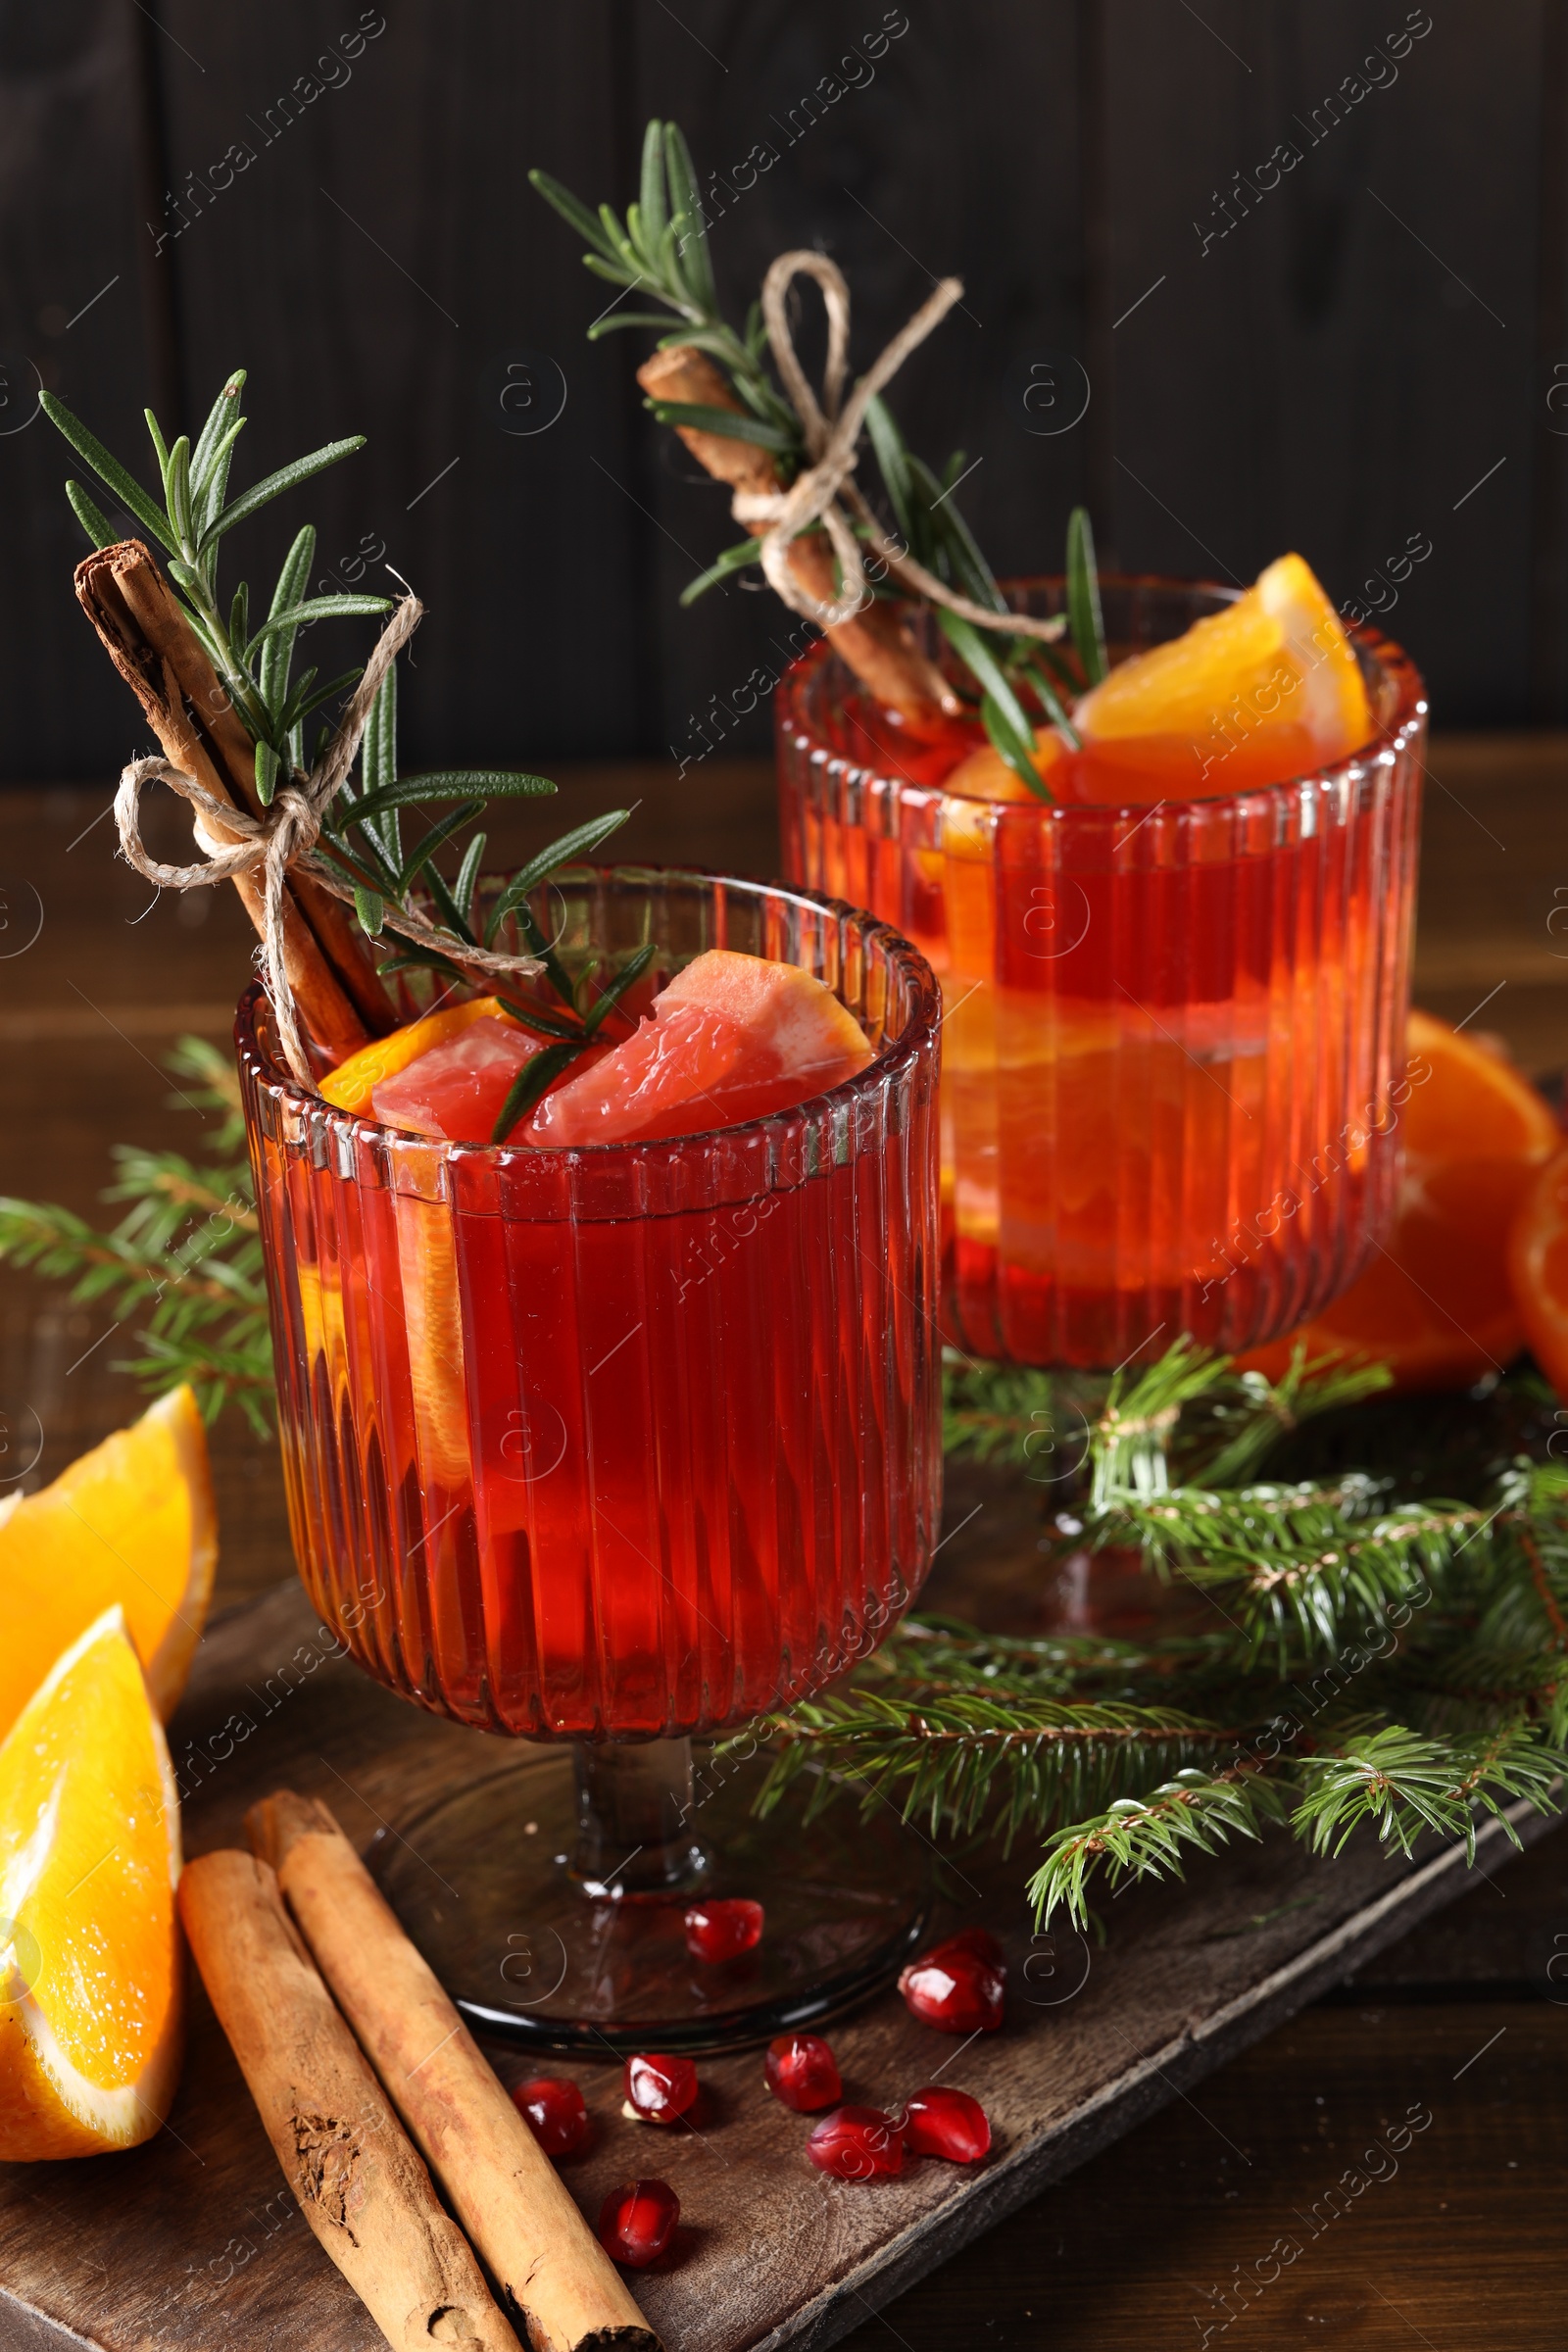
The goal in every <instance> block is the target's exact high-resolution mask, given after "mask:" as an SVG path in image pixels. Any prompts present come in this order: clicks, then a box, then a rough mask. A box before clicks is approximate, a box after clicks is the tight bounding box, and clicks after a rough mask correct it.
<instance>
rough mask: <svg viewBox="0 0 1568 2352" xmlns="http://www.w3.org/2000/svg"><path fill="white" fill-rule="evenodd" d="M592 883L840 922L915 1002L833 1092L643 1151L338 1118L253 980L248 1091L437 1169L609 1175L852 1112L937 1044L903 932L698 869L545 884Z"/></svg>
mask: <svg viewBox="0 0 1568 2352" xmlns="http://www.w3.org/2000/svg"><path fill="white" fill-rule="evenodd" d="M488 870H490V871H492V872H495V873H497V874H498V875H500V877H501V878H503V879H504V878H505V876H506V873H507V870H508V869H506V868H491V869H488ZM514 870H515V869H514ZM590 875H591V876H594V877H596V878H597V879H599V880H601V881H610V882H614V881H624V882H632V883H639V882H640V883H647V882H650V881H656V880H657V881H658V882H660V883H669V882H675V883H681V882H695V883H703V884H711V883H718V884H721V885H722V887H723V888H724V889H725V890H726V891H732V892H737V893H742V894H745V895H746V896H748V897H754V898H768V899H773V900H782V901H784V902H786V903H787V904H789V905H792V906H797V907H810V908H812V909H813V910H814V911H816V912H818V913H822V914H827V915H831V916H834V917H836V918H837V919H838V920H839V921H841V922H842V921H844V920H845V919H846V918H848V920H849V921H850V922H851V923H852V924H853V925H854V927H855V929H856V931H857V933H858V937H859V939H860V940H861V942H862V943H864V942H866V941H871V940H875V941H877V942H878V943H879V944H880V945H881V946H882V947H883V949H884V951H885V953H886V954H887V956H888V959H889V961H890V962H892V963H894V964H895V965H897V966H898V967H899V968H900V970H901V971H902V972H903V973H904V974H905V977H906V980H907V984H908V986H909V988H910V990H911V994H912V998H913V1002H912V1005H911V1007H910V1013H909V1018H908V1019H907V1021H906V1022H905V1024H904V1027H903V1028H902V1029H901V1031H900V1032H899V1034H898V1036H897V1037H893V1038H884V1040H883V1042H882V1044H881V1045H880V1046H879V1047H878V1048H877V1049H876V1051H875V1052H874V1053H873V1054H872V1056H871V1059H870V1060H869V1061H868V1062H867V1063H866V1065H865V1067H864V1069H863V1070H857V1072H856V1073H855V1075H854V1077H853V1078H845V1079H842V1080H841V1081H840V1083H839V1084H838V1085H837V1086H834V1087H828V1088H826V1089H824V1091H823V1092H822V1093H821V1094H816V1095H809V1096H808V1097H807V1099H806V1101H805V1102H804V1103H794V1104H792V1105H791V1106H790V1107H789V1108H788V1109H786V1110H772V1111H768V1112H766V1113H764V1115H763V1116H762V1117H760V1118H755V1119H737V1120H734V1121H733V1122H731V1124H729V1125H728V1126H721V1127H704V1128H702V1129H700V1130H698V1131H696V1132H694V1133H693V1134H691V1135H671V1136H662V1137H657V1138H654V1139H652V1140H649V1141H641V1142H622V1143H608V1144H565V1145H552V1146H549V1147H541V1146H538V1145H526V1144H512V1143H508V1144H476V1143H472V1142H468V1141H464V1140H455V1139H453V1138H451V1137H448V1136H439V1135H421V1134H419V1133H417V1130H415V1129H414V1128H410V1127H389V1126H387V1125H385V1124H384V1123H383V1121H381V1120H379V1119H374V1118H370V1117H368V1116H367V1115H366V1114H365V1113H364V1112H361V1111H352V1110H340V1109H339V1108H338V1107H337V1106H336V1104H334V1103H328V1102H327V1101H326V1100H325V1098H324V1097H323V1096H321V1095H319V1094H318V1093H316V1092H315V1091H314V1090H307V1089H306V1088H305V1087H303V1086H302V1085H301V1084H300V1082H299V1080H298V1079H297V1078H296V1077H295V1076H294V1074H293V1072H292V1071H291V1070H290V1069H289V1068H288V1066H287V1064H286V1063H285V1062H284V1061H283V1060H282V1059H281V1057H280V1055H279V1054H277V1053H276V1052H275V1050H273V1049H272V1048H271V1047H270V1045H269V1044H268V1043H267V1042H266V1041H264V1039H263V1037H262V1035H261V1033H260V1030H259V1028H258V1025H257V1015H258V1012H259V1010H260V1008H261V1007H262V1006H263V1005H268V1006H269V1008H270V1000H269V998H268V994H267V985H266V982H265V980H264V979H263V978H262V977H261V976H260V975H258V976H257V977H256V978H255V979H253V980H252V981H250V983H249V984H248V985H247V987H246V988H245V989H244V991H243V992H242V994H241V996H240V999H239V1003H238V1004H237V1005H236V1006H235V1008H234V1031H233V1036H234V1047H235V1052H236V1054H238V1055H239V1057H240V1058H241V1060H242V1061H248V1062H249V1063H250V1065H251V1067H252V1070H253V1072H254V1076H255V1082H256V1084H257V1085H258V1086H259V1087H262V1088H264V1089H265V1090H266V1092H267V1093H268V1094H270V1096H272V1098H273V1099H274V1100H275V1101H278V1102H282V1103H287V1104H288V1105H289V1107H290V1108H291V1109H293V1110H294V1111H295V1112H296V1113H297V1114H298V1115H300V1116H302V1117H304V1118H307V1119H311V1120H314V1121H324V1122H325V1123H327V1124H328V1125H330V1126H332V1127H334V1128H336V1129H338V1130H340V1131H352V1132H353V1133H355V1134H356V1135H360V1136H363V1137H367V1138H374V1137H381V1138H385V1139H386V1140H387V1141H388V1142H391V1143H397V1144H402V1145H408V1144H413V1145H417V1146H422V1147H423V1149H424V1150H425V1151H426V1152H431V1153H433V1154H435V1155H436V1156H437V1157H439V1158H440V1159H442V1160H451V1159H457V1158H461V1157H464V1156H467V1157H470V1158H479V1159H481V1160H482V1161H483V1162H484V1164H486V1165H488V1166H490V1167H493V1168H495V1169H496V1170H497V1171H501V1170H505V1169H506V1168H509V1167H512V1166H515V1165H516V1164H518V1163H519V1162H530V1163H531V1162H536V1161H538V1160H539V1159H541V1158H546V1157H548V1158H549V1159H551V1160H553V1161H556V1162H558V1163H559V1164H561V1165H562V1166H572V1165H576V1164H577V1163H579V1162H581V1161H588V1162H591V1163H592V1164H593V1165H594V1166H597V1167H605V1166H611V1165H614V1164H616V1163H617V1161H618V1162H619V1164H622V1165H639V1164H640V1165H646V1164H647V1163H648V1162H649V1160H650V1159H652V1158H653V1157H655V1156H658V1155H664V1156H667V1155H669V1154H671V1153H674V1154H679V1153H680V1152H688V1151H693V1150H695V1149H697V1148H698V1147H706V1146H710V1145H711V1144H712V1143H713V1141H714V1140H715V1138H723V1139H725V1140H726V1142H728V1141H739V1140H741V1139H743V1138H747V1137H756V1136H760V1135H768V1134H777V1133H779V1132H780V1131H781V1130H782V1129H783V1128H784V1127H785V1126H786V1125H787V1123H788V1122H789V1121H791V1120H795V1119H799V1118H800V1117H801V1116H802V1115H803V1114H804V1113H807V1112H809V1111H815V1110H817V1109H819V1108H820V1107H821V1106H822V1105H823V1104H825V1103H833V1104H837V1103H859V1102H861V1101H862V1100H864V1099H865V1098H867V1097H869V1096H870V1095H872V1094H874V1093H876V1092H877V1091H878V1090H879V1089H880V1087H881V1085H882V1083H883V1081H884V1080H886V1079H888V1078H890V1077H898V1076H900V1075H901V1074H902V1073H903V1072H904V1071H905V1070H907V1069H908V1068H910V1067H911V1066H912V1065H913V1064H914V1063H915V1062H916V1061H917V1059H918V1058H919V1055H920V1054H921V1053H922V1052H924V1051H925V1050H926V1048H927V1046H928V1044H929V1043H931V1042H933V1041H935V1040H936V1039H937V1038H938V1037H939V1035H940V1031H941V1027H942V1018H943V1014H942V992H941V989H940V987H939V985H938V982H937V978H936V975H935V973H934V972H933V971H932V969H931V966H930V964H929V963H928V962H927V960H926V958H925V956H922V955H921V953H920V951H919V949H918V948H917V947H915V946H914V944H913V942H912V941H910V940H907V939H906V938H905V936H904V934H903V932H902V931H897V930H895V929H894V927H893V925H892V924H891V923H885V922H883V921H882V920H881V919H880V918H879V917H878V916H876V915H873V914H870V913H868V912H867V911H866V909H865V908H864V907H852V906H851V905H850V903H849V902H848V900H845V899H836V898H832V897H830V896H828V894H827V893H826V892H823V891H816V890H800V889H797V888H796V887H795V886H794V884H793V883H788V882H759V881H755V880H750V879H747V878H745V877H743V876H740V875H736V874H723V873H719V872H717V871H715V870H713V869H712V868H710V867H706V866H691V865H667V866H666V865H646V864H631V863H627V864H625V865H591V864H578V865H567V866H563V867H561V868H560V869H559V872H558V873H556V874H553V875H552V876H551V877H550V881H551V883H552V884H555V883H557V882H566V883H568V884H569V883H570V882H571V881H572V880H573V879H578V880H580V879H582V878H583V877H586V876H590Z"/></svg>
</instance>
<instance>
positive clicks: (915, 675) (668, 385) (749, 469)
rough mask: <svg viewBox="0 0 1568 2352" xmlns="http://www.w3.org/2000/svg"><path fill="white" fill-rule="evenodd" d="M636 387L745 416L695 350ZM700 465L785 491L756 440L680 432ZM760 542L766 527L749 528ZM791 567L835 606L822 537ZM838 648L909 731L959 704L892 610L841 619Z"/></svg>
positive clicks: (657, 356) (658, 365)
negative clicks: (639, 386)
mask: <svg viewBox="0 0 1568 2352" xmlns="http://www.w3.org/2000/svg"><path fill="white" fill-rule="evenodd" d="M637 381H638V382H639V383H640V384H641V386H642V388H643V390H644V391H645V392H646V393H647V394H648V396H649V398H650V399H651V400H667V401H679V402H687V403H690V404H691V405H693V406H694V407H699V408H706V409H729V410H731V411H733V412H734V413H735V414H736V415H737V416H744V415H745V413H746V412H745V411H744V410H743V409H742V407H741V403H740V402H739V400H737V398H736V397H735V394H734V393H733V392H732V391H731V389H730V387H729V384H728V382H727V381H726V379H725V377H724V375H723V374H722V373H721V371H720V370H719V369H718V368H716V367H715V366H714V365H713V362H712V361H711V359H709V358H708V356H707V354H706V353H705V352H701V351H697V350H694V349H693V348H692V346H691V345H690V344H685V343H682V344H677V345H676V346H675V347H674V348H673V349H671V350H669V351H656V352H655V353H654V356H653V358H652V359H651V360H645V361H644V362H643V365H642V366H641V367H640V368H638V370H637ZM675 430H676V431H677V433H679V435H680V437H681V439H682V440H683V441H684V442H685V444H686V447H687V448H688V449H689V450H690V451H691V453H692V456H693V457H694V458H695V459H696V460H697V461H698V464H699V465H701V466H705V467H706V468H707V470H708V471H709V472H710V473H711V475H712V476H713V478H714V480H715V481H720V482H725V483H727V484H728V486H729V487H730V489H732V490H745V491H754V492H757V491H762V492H765V491H771V490H777V489H778V488H779V487H780V482H779V474H778V467H777V466H776V465H775V463H774V461H773V458H772V455H771V453H770V452H769V451H768V450H765V449H759V448H758V446H757V444H756V443H755V442H754V441H737V440H735V439H733V438H732V437H731V436H730V435H729V434H727V433H706V432H704V431H702V430H701V429H700V428H699V427H694V426H692V425H685V424H678V425H677V426H676V427H675ZM747 528H748V529H749V530H750V531H751V533H752V535H753V537H754V538H758V539H760V538H761V537H762V535H763V533H764V532H765V531H766V529H767V525H766V523H763V522H754V523H750V524H748V526H747ZM790 569H791V571H792V572H793V573H794V574H795V577H796V578H797V580H799V582H800V584H801V586H802V587H803V588H804V589H805V590H806V591H807V593H808V595H809V596H813V597H814V598H815V599H816V601H817V603H818V604H820V605H830V604H831V603H832V602H833V600H834V598H835V597H836V596H837V595H838V593H839V590H838V583H837V581H836V580H835V578H834V569H833V551H832V549H831V547H830V546H829V544H828V542H827V540H826V538H825V537H823V536H822V534H821V533H819V532H818V533H813V534H812V535H810V536H809V537H807V538H802V539H796V540H793V541H792V542H791V545H790ZM826 634H827V636H828V638H829V639H830V641H831V643H832V646H833V650H834V652H835V653H837V654H839V655H840V656H841V657H842V658H843V660H844V662H846V663H847V664H848V666H849V667H850V668H851V669H853V670H854V672H855V674H856V676H857V677H858V679H859V680H860V683H861V684H862V686H865V687H866V688H867V689H868V690H869V691H870V692H871V693H872V694H873V695H875V697H876V699H877V701H878V702H879V703H881V704H884V705H885V706H886V707H887V708H888V709H889V710H892V711H898V713H899V715H900V716H901V717H902V718H903V719H904V720H905V721H906V723H907V725H909V726H913V727H920V726H931V725H933V724H934V723H935V722H936V721H937V720H939V719H940V718H941V717H942V716H943V713H944V711H948V710H950V709H951V708H952V703H953V698H952V695H951V693H950V692H949V690H948V687H947V685H946V684H945V682H944V680H943V677H942V673H941V671H940V670H939V669H938V668H937V666H936V664H935V663H934V662H928V661H927V659H926V657H925V655H924V654H922V653H921V651H920V648H919V647H918V645H917V644H916V643H915V641H914V634H913V631H912V630H911V629H910V627H909V625H908V623H907V621H905V620H902V619H901V618H900V617H899V615H898V613H895V612H893V611H892V610H891V609H890V608H889V607H888V606H887V605H883V604H870V605H867V606H866V607H865V609H864V611H863V612H860V613H856V614H855V615H854V617H853V619H850V620H841V621H840V622H839V623H838V624H837V626H836V627H834V628H831V629H829V630H828V631H827V632H826Z"/></svg>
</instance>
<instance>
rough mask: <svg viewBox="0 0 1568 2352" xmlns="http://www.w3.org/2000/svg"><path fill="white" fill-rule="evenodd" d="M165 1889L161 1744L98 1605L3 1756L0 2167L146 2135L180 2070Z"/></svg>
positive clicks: (87, 2151) (173, 1872)
mask: <svg viewBox="0 0 1568 2352" xmlns="http://www.w3.org/2000/svg"><path fill="white" fill-rule="evenodd" d="M178 1879H179V1803H178V1798H177V1796H176V1794H175V1789H174V1779H173V1774H172V1771H171V1770H170V1764H169V1750H168V1748H167V1747H166V1746H165V1744H164V1735H163V1731H162V1729H161V1727H160V1725H159V1722H158V1717H157V1714H156V1713H155V1711H154V1709H153V1706H152V1703H151V1698H150V1695H149V1692H148V1689H147V1684H146V1681H145V1679H144V1678H143V1675H142V1671H141V1667H140V1666H139V1665H138V1663H137V1660H136V1653H135V1651H134V1650H133V1649H132V1648H131V1645H130V1642H128V1641H127V1639H126V1636H125V1623H124V1616H123V1612H122V1611H121V1610H120V1609H119V1608H113V1609H107V1610H105V1612H104V1614H103V1615H102V1616H101V1617H99V1618H97V1619H96V1620H95V1622H94V1623H93V1624H91V1625H89V1626H88V1627H87V1629H86V1630H85V1632H83V1633H82V1634H80V1635H79V1636H78V1637H77V1639H76V1640H75V1641H74V1642H73V1643H72V1644H71V1646H70V1647H69V1648H68V1649H67V1650H65V1651H64V1652H63V1654H62V1655H61V1656H60V1657H59V1658H58V1659H57V1660H56V1661H55V1663H54V1665H53V1666H52V1667H51V1668H50V1669H49V1671H48V1673H47V1674H46V1675H45V1677H44V1679H43V1681H42V1682H41V1683H40V1684H39V1686H38V1689H37V1690H36V1691H34V1692H33V1694H32V1696H31V1697H30V1698H29V1699H28V1701H27V1703H26V1704H25V1707H24V1708H23V1710H22V1712H21V1714H20V1715H19V1716H18V1717H17V1720H16V1722H15V1723H14V1724H13V1725H12V1727H11V1731H10V1733H9V1735H8V1736H7V1738H6V1740H5V1741H4V1744H3V1745H0V2159H3V2160H5V2161H6V2162H8V2163H17V2162H23V2163H25V2162H29V2161H31V2160H34V2159H36V2158H38V2157H48V2156H94V2155H99V2154H101V2153H103V2152H104V2151H105V2150H108V2149H114V2148H129V2147H134V2146H135V2145H136V2143H137V2142H138V2141H139V2140H143V2139H149V2138H151V2136H152V2134H153V2133H154V2132H155V2131H157V2130H158V2128H159V2126H160V2124H161V2123H162V2122H163V2120H164V2117H165V2116H166V2115H167V2114H168V2112H169V2107H170V2103H171V2101H172V2098H173V2095H174V2085H175V2082H176V2079H177V2077H178V2072H179V2057H180V2045H181V2025H182V1999H181V1993H182V1978H183V1964H182V1960H181V1953H180V1942H179V1929H178V1925H177V1922H176V1920H175V1916H174V1888H175V1886H176V1884H177V1883H178Z"/></svg>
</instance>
